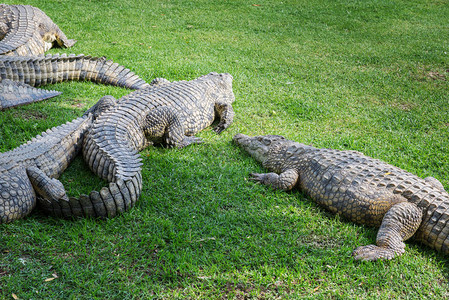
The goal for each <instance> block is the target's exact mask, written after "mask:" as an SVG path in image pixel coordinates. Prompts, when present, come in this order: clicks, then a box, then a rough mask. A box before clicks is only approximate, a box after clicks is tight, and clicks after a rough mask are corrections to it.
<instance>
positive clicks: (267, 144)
mask: <svg viewBox="0 0 449 300" xmlns="http://www.w3.org/2000/svg"><path fill="white" fill-rule="evenodd" d="M262 143H263V144H264V145H265V146H269V145H270V144H271V140H270V139H263V140H262Z"/></svg>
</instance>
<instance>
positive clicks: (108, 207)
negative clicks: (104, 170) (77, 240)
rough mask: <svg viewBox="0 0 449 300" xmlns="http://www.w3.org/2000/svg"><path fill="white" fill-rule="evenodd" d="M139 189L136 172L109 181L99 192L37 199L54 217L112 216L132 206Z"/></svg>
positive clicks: (138, 174)
mask: <svg viewBox="0 0 449 300" xmlns="http://www.w3.org/2000/svg"><path fill="white" fill-rule="evenodd" d="M141 191H142V175H141V173H140V172H138V173H136V174H135V176H133V177H132V178H128V179H127V180H122V179H119V180H117V181H116V182H111V183H109V185H108V186H107V187H103V188H102V189H101V190H100V192H97V191H92V192H91V193H90V194H89V195H81V196H79V197H78V198H75V197H70V198H69V201H64V200H59V201H51V200H45V199H39V205H40V206H41V207H42V208H43V209H44V210H45V211H46V212H47V213H49V214H50V215H53V216H56V217H62V218H70V217H93V218H97V217H99V218H112V217H115V216H116V215H118V214H120V213H122V212H124V211H127V210H129V209H130V208H131V207H133V206H134V205H135V203H136V202H137V200H138V199H139V197H140V193H141Z"/></svg>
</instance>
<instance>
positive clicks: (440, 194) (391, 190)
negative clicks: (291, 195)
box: [233, 134, 449, 261]
mask: <svg viewBox="0 0 449 300" xmlns="http://www.w3.org/2000/svg"><path fill="white" fill-rule="evenodd" d="M233 140H234V142H235V143H236V144H237V145H239V146H240V147H242V148H243V149H244V150H245V151H247V152H248V153H249V154H250V155H251V156H252V157H254V158H255V159H256V160H257V161H259V162H261V163H262V165H263V167H265V168H267V169H269V170H270V171H273V172H272V173H263V174H258V173H253V174H251V177H250V179H251V180H253V181H255V182H258V183H261V184H265V185H268V186H271V187H272V188H274V189H280V190H285V191H287V190H291V189H292V188H293V187H295V186H297V187H299V188H300V189H301V190H302V191H304V192H305V193H306V194H308V195H309V196H310V197H311V198H312V199H313V200H314V201H316V202H317V203H318V204H319V205H321V206H323V207H324V208H326V209H327V210H329V211H331V212H332V213H335V214H339V215H342V216H343V217H344V218H346V219H348V220H350V221H352V222H354V223H357V224H364V225H367V226H373V227H378V228H379V231H378V233H377V238H376V245H367V246H360V247H358V248H357V249H355V250H354V251H353V253H352V255H353V257H354V258H355V259H356V260H371V261H374V260H387V259H392V258H394V257H396V256H399V255H402V254H403V253H404V252H405V243H404V241H406V240H407V239H409V238H411V237H413V238H414V239H415V240H416V241H419V242H421V243H423V244H425V245H428V246H430V247H431V248H433V249H436V250H437V251H440V252H442V253H443V254H448V253H449V222H448V221H449V194H448V193H447V192H446V191H445V189H444V186H443V185H442V184H441V183H440V182H439V181H438V180H437V179H436V178H433V177H427V178H424V179H422V178H420V177H418V176H416V175H413V174H411V173H409V172H407V171H404V170H402V169H400V168H398V167H395V166H392V165H390V164H387V163H385V162H383V161H381V160H378V159H373V158H370V157H368V156H365V155H363V154H362V153H360V152H357V151H339V150H333V149H319V148H315V147H312V146H307V145H304V144H301V143H297V142H294V141H291V140H288V139H285V138H284V137H282V136H279V135H266V136H254V137H250V136H247V135H244V134H237V135H235V136H234V138H233Z"/></svg>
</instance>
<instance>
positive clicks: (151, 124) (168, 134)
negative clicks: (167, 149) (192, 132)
mask: <svg viewBox="0 0 449 300" xmlns="http://www.w3.org/2000/svg"><path fill="white" fill-rule="evenodd" d="M143 130H144V132H145V137H146V138H147V139H150V140H159V139H161V138H162V141H163V142H164V143H165V144H166V145H168V146H172V147H179V148H183V147H186V146H188V145H190V144H200V143H202V142H203V141H202V140H201V139H200V138H197V137H194V136H186V135H185V130H184V126H183V124H182V121H181V120H180V117H179V116H178V114H177V113H176V110H174V109H173V108H171V107H168V106H163V107H159V108H157V109H154V110H152V111H151V112H150V113H149V114H148V115H147V117H146V118H145V124H143Z"/></svg>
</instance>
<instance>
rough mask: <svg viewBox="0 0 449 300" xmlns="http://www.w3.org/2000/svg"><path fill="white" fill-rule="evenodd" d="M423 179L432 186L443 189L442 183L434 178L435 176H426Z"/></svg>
mask: <svg viewBox="0 0 449 300" xmlns="http://www.w3.org/2000/svg"><path fill="white" fill-rule="evenodd" d="M424 180H425V181H427V183H429V184H430V185H432V186H433V187H435V188H437V189H439V190H440V191H444V186H443V184H442V183H441V182H440V181H439V180H438V179H436V178H435V177H430V176H429V177H426V178H424Z"/></svg>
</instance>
